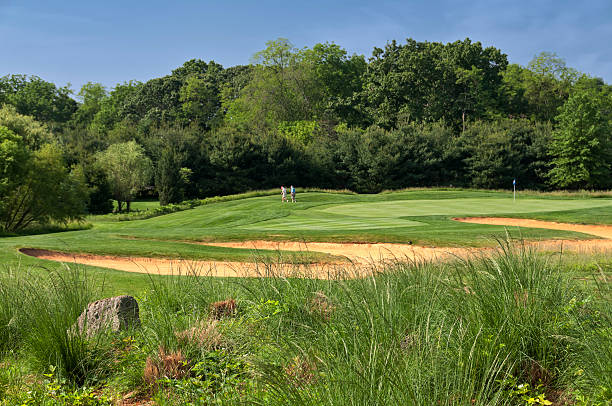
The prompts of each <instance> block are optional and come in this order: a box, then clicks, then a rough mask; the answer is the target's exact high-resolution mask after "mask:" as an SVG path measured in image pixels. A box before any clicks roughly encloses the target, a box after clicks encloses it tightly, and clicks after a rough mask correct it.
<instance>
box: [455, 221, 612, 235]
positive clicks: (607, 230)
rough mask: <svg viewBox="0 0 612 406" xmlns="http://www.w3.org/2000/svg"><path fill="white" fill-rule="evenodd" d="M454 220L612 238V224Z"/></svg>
mask: <svg viewBox="0 0 612 406" xmlns="http://www.w3.org/2000/svg"><path fill="white" fill-rule="evenodd" d="M453 220H456V221H461V222H464V223H476V224H490V225H496V226H509V227H528V228H548V229H550V230H563V231H575V232H578V233H584V234H591V235H595V236H597V237H602V238H608V239H612V226H604V225H586V224H569V223H555V222H552V221H541V220H529V219H515V218H504V217H466V218H454V219H453Z"/></svg>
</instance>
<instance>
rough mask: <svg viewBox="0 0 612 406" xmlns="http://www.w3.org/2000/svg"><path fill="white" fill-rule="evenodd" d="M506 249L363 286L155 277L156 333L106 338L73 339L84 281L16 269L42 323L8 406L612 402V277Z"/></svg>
mask: <svg viewBox="0 0 612 406" xmlns="http://www.w3.org/2000/svg"><path fill="white" fill-rule="evenodd" d="M499 247H500V249H499V251H498V252H496V253H494V254H491V255H487V256H483V257H481V258H477V259H474V260H471V261H457V262H454V263H447V264H435V263H428V262H415V263H395V264H389V265H388V266H387V267H386V269H385V273H383V274H380V275H377V276H374V277H369V278H361V279H351V280H344V279H342V280H331V281H321V280H313V279H287V278H281V277H274V276H272V277H268V278H250V279H242V280H240V279H238V280H236V279H232V280H229V279H228V280H219V279H215V278H207V277H199V276H197V272H196V271H197V270H191V271H192V272H191V273H187V274H183V275H179V274H177V275H174V276H172V277H165V278H161V277H156V276H152V275H151V276H149V277H148V280H146V281H144V286H143V290H141V291H140V293H139V294H138V295H137V298H138V300H139V303H140V308H141V318H142V328H141V329H140V330H137V331H130V332H125V333H121V334H117V335H112V336H110V337H102V338H98V339H96V340H95V341H81V340H80V338H79V337H75V336H71V335H70V334H68V332H67V328H68V327H69V326H71V325H72V323H73V320H75V319H76V316H78V313H79V311H78V310H79V308H80V307H81V306H84V304H85V303H86V302H87V301H88V300H93V299H94V297H91V293H95V290H92V289H90V287H91V285H92V284H91V282H92V279H91V276H90V275H89V274H86V273H84V270H83V269H81V268H79V267H77V268H75V269H73V270H72V271H70V272H68V271H66V272H67V273H65V274H63V275H59V274H56V273H52V274H51V275H49V277H50V279H48V280H46V281H45V280H43V279H38V278H34V279H32V278H31V277H30V275H28V274H27V273H25V272H23V270H20V272H12V273H11V272H9V273H6V272H5V273H4V274H3V275H4V277H3V278H1V279H0V288H2V289H4V290H3V292H20V295H19V297H20V298H21V301H14V302H13V301H11V300H5V301H4V303H5V304H9V305H10V304H11V303H14V305H13V308H12V310H11V311H9V313H12V314H26V315H27V316H26V317H23V318H22V317H18V318H17V319H16V321H15V322H14V323H13V324H12V326H13V328H15V329H16V330H14V331H18V332H19V334H18V335H14V336H13V337H14V338H12V339H11V340H10V342H11V344H10V345H9V346H7V347H6V348H7V349H9V354H12V355H8V356H5V358H4V361H1V362H4V363H5V364H4V366H5V367H4V368H2V369H1V372H0V394H2V393H3V394H4V395H3V396H4V397H5V399H6V402H7V403H6V404H15V403H19V404H21V403H26V401H30V400H28V399H30V398H28V396H30V397H31V398H32V399H34V400H31V402H34V404H45V402H46V401H45V400H44V399H47V400H49V399H51V400H52V399H60V397H62V396H63V399H68V398H70V399H73V398H74V397H75V396H77V395H78V396H82V397H83V396H88V397H89V396H93V398H94V399H95V401H96V402H98V403H93V400H92V403H88V404H111V402H118V401H119V400H120V399H122V398H123V397H125V396H128V395H129V396H130V397H131V398H133V399H144V400H150V399H153V400H155V401H156V402H157V403H158V404H168V405H180V404H190V403H193V404H214V403H221V404H244V403H247V402H248V403H254V404H270V405H274V404H278V405H281V404H283V405H291V404H296V405H297V404H299V405H305V404H306V405H308V404H312V405H320V404H329V405H347V404H414V405H432V404H434V405H437V404H441V405H463V404H465V405H523V404H529V402H530V399H533V400H532V401H531V403H534V402H536V399H537V401H538V402H540V401H541V402H540V404H547V403H545V402H544V401H549V402H557V404H563V403H562V402H564V401H567V402H569V403H567V404H585V405H586V404H606V402H609V401H610V400H611V399H612V380H611V379H610V374H609V365H610V364H611V363H612V345H611V339H610V331H612V320H611V319H610V314H611V310H612V309H611V308H610V300H609V299H610V291H609V284H608V281H607V280H606V279H602V275H601V273H600V272H599V273H596V274H595V275H594V276H596V277H597V278H598V279H597V283H593V284H583V283H582V281H581V280H579V279H575V278H574V277H573V276H574V274H573V273H574V272H575V271H576V269H575V268H573V267H571V268H568V264H567V263H565V262H564V261H563V257H559V256H544V255H540V254H537V253H535V252H533V251H531V250H530V249H528V248H527V247H525V246H523V245H520V244H519V245H517V246H511V245H510V244H508V243H507V242H505V241H502V242H500V246H499ZM601 259H606V258H605V257H602V258H601ZM608 263H609V258H608ZM572 264H573V265H575V266H578V265H580V263H578V262H576V261H573V262H572ZM266 266H272V265H270V264H267V265H266ZM270 270H271V274H272V275H273V268H271V269H270ZM381 270H382V269H381ZM353 271H354V270H352V269H350V268H347V269H346V272H347V274H350V273H351V272H353ZM7 272H8V271H7ZM584 272H588V271H584ZM603 276H604V277H606V275H605V274H604V275H603ZM48 281H52V282H53V283H49V282H48ZM96 298H97V297H96ZM13 299H15V294H13ZM0 303H3V302H0ZM0 309H1V307H0ZM220 309H222V310H220ZM2 314H4V313H2ZM3 320H5V319H3ZM42 323H44V324H48V326H46V325H42ZM9 324H10V323H6V325H9ZM2 325H3V326H4V325H5V324H4V322H3V324H2ZM0 333H2V330H1V329H0ZM70 340H72V341H73V343H72V345H71V346H69V345H67V344H66V343H68V342H70ZM81 344H86V345H81ZM43 345H44V346H45V347H46V348H47V349H48V351H47V354H49V355H52V356H48V355H47V356H46V357H45V356H43V351H42V348H43ZM5 353H6V351H5ZM41 361H44V362H41ZM45 362H46V364H45ZM71 365H72V367H70V366H71ZM43 372H45V373H48V375H47V376H45V375H42V373H43ZM64 378H66V380H64ZM49 385H51V386H49ZM50 387H52V388H55V389H53V390H50V389H49V388H50ZM28 393H29V394H28ZM104 396H106V399H107V400H108V402H106V403H104V402H103V401H102V399H103V397H104ZM17 401H18V402H17ZM576 402H577V403H576ZM66 403H67V404H71V403H68V402H66ZM73 403H74V402H73ZM49 404H50V403H49Z"/></svg>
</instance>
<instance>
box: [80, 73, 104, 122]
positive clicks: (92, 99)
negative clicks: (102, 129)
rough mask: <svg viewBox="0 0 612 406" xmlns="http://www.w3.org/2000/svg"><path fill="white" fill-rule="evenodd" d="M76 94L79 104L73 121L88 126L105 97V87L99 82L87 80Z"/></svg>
mask: <svg viewBox="0 0 612 406" xmlns="http://www.w3.org/2000/svg"><path fill="white" fill-rule="evenodd" d="M77 96H78V97H79V99H81V104H80V105H79V108H78V110H77V111H76V113H75V114H74V117H73V121H74V123H75V124H76V125H77V126H80V127H88V126H89V125H90V124H91V122H92V121H93V119H94V116H95V115H96V114H97V113H98V112H99V111H100V109H101V108H102V102H103V101H104V99H106V97H107V94H106V89H105V88H104V86H102V85H101V84H100V83H92V82H87V83H86V84H84V85H83V87H81V90H80V91H79V93H78V94H77Z"/></svg>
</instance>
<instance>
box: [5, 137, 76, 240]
mask: <svg viewBox="0 0 612 406" xmlns="http://www.w3.org/2000/svg"><path fill="white" fill-rule="evenodd" d="M4 133H5V135H4V138H5V141H6V139H7V138H6V137H7V134H6V131H4ZM8 136H9V137H10V134H8ZM12 142H17V143H18V142H19V139H18V138H13V140H12ZM0 144H5V142H0ZM2 149H4V148H2ZM24 150H25V145H21V146H17V147H16V148H15V149H14V151H19V152H18V153H17V154H13V158H14V159H15V160H19V158H17V157H18V156H22V155H23V151H24ZM0 153H1V152H0ZM26 156H27V161H26V162H25V163H23V162H22V163H21V164H19V165H18V166H19V167H20V168H19V170H18V171H17V172H13V174H12V175H11V176H12V179H9V182H8V188H6V189H5V190H4V193H3V194H2V196H1V197H0V228H2V229H4V230H6V231H18V230H21V229H23V228H26V227H28V226H29V225H31V224H32V223H34V222H37V223H41V224H44V223H47V222H49V221H50V220H55V221H59V222H65V221H68V220H71V219H78V218H81V216H82V215H83V214H84V213H85V201H86V199H87V189H86V187H85V184H84V179H83V178H82V177H81V176H80V174H79V173H70V172H69V171H68V170H67V169H66V167H65V165H64V163H63V160H62V152H61V150H60V149H59V148H58V147H57V146H55V145H52V144H46V145H44V146H43V147H42V148H41V149H39V150H37V151H34V152H27V154H26ZM0 176H1V175H0Z"/></svg>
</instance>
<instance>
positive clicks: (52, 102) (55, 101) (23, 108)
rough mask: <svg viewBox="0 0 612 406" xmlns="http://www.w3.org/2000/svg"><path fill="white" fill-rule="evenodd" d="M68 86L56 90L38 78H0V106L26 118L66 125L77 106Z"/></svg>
mask: <svg viewBox="0 0 612 406" xmlns="http://www.w3.org/2000/svg"><path fill="white" fill-rule="evenodd" d="M71 94H72V90H70V88H69V87H68V86H65V87H60V88H58V87H56V86H55V84H53V83H50V82H46V81H44V80H42V79H41V78H39V77H38V76H30V77H29V78H28V77H27V76H26V75H6V76H3V77H1V78H0V102H4V103H7V104H10V105H13V106H14V107H15V108H16V110H17V111H18V112H19V113H20V114H23V115H26V116H34V118H35V119H36V120H38V121H41V122H59V123H64V122H67V121H68V120H70V118H71V116H72V114H73V113H74V112H75V111H76V109H77V103H76V102H75V101H74V100H73V99H72V98H71V97H70V95H71Z"/></svg>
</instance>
